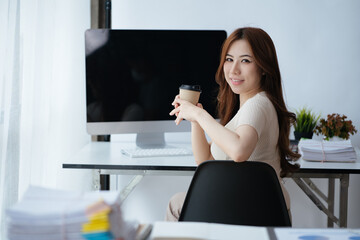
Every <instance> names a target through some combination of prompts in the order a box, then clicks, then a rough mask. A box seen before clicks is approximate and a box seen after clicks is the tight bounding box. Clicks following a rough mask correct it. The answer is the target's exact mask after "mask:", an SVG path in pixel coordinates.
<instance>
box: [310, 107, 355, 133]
mask: <svg viewBox="0 0 360 240" xmlns="http://www.w3.org/2000/svg"><path fill="white" fill-rule="evenodd" d="M346 118H347V116H345V115H340V114H338V113H333V114H328V115H327V119H326V120H325V119H324V118H321V119H320V123H319V125H318V126H316V128H315V133H316V135H319V134H322V135H323V136H324V140H330V139H331V138H333V137H339V138H342V139H349V137H350V134H351V135H354V134H355V133H357V130H356V129H355V126H354V125H353V124H352V121H351V120H346Z"/></svg>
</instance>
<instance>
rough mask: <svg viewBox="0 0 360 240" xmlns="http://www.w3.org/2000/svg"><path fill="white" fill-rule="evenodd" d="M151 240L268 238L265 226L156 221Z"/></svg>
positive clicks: (251, 239)
mask: <svg viewBox="0 0 360 240" xmlns="http://www.w3.org/2000/svg"><path fill="white" fill-rule="evenodd" d="M150 239H151V240H165V239H169V240H175V239H176V240H180V239H184V240H234V239H246V240H268V239H269V236H268V234H267V230H266V228H265V227H251V226H239V225H229V224H217V223H201V222H156V223H155V224H154V226H153V230H152V232H151V235H150Z"/></svg>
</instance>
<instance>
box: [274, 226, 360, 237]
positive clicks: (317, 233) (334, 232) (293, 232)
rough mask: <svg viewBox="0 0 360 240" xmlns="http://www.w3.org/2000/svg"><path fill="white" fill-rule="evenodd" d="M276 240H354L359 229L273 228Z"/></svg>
mask: <svg viewBox="0 0 360 240" xmlns="http://www.w3.org/2000/svg"><path fill="white" fill-rule="evenodd" d="M275 234H276V238H277V239H278V240H344V239H348V240H351V239H353V240H355V239H360V229H344V228H337V229H334V228H324V229H319V228H306V229H305V228H275Z"/></svg>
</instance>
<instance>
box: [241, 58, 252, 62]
mask: <svg viewBox="0 0 360 240" xmlns="http://www.w3.org/2000/svg"><path fill="white" fill-rule="evenodd" d="M241 62H242V63H249V62H250V60H249V59H243V60H241Z"/></svg>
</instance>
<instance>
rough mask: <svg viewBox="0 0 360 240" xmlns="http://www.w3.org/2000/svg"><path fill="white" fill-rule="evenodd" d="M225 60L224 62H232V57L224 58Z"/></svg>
mask: <svg viewBox="0 0 360 240" xmlns="http://www.w3.org/2000/svg"><path fill="white" fill-rule="evenodd" d="M225 61H226V62H232V61H233V60H232V58H225Z"/></svg>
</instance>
